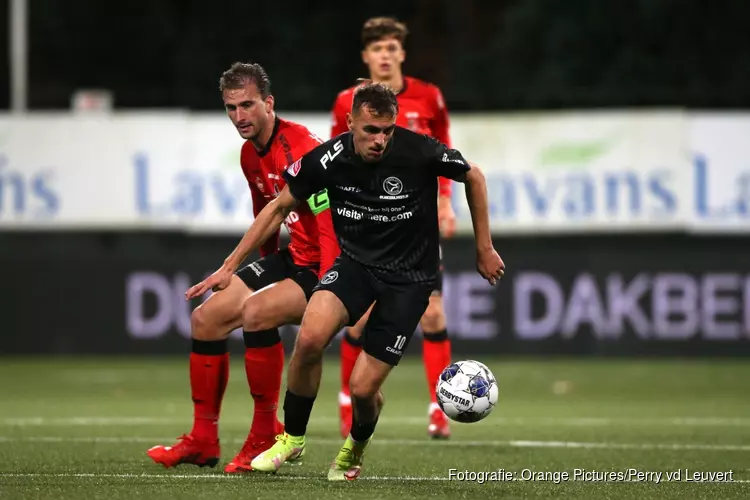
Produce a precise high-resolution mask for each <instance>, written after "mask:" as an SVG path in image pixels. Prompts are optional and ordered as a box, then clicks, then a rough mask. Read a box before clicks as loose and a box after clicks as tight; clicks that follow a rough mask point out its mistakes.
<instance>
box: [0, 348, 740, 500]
mask: <svg viewBox="0 0 750 500" xmlns="http://www.w3.org/2000/svg"><path fill="white" fill-rule="evenodd" d="M480 361H483V362H485V363H486V364H487V365H488V366H489V367H490V369H491V370H492V371H493V372H494V373H495V375H496V377H497V378H498V381H499V384H500V399H499V405H498V407H497V408H496V409H495V410H494V412H493V413H492V414H491V415H490V416H489V417H488V418H487V419H486V420H484V421H482V422H479V423H476V424H458V423H454V424H453V425H452V430H453V437H452V439H451V440H450V441H447V442H433V441H430V440H429V439H428V438H427V435H426V426H427V417H426V410H427V390H426V383H425V380H424V375H423V373H424V371H423V368H422V365H421V362H420V360H419V359H417V358H407V359H406V360H405V361H404V362H403V363H402V365H401V366H399V367H398V368H397V369H396V370H395V371H394V372H393V374H392V376H391V378H390V379H389V380H388V383H387V385H386V388H385V396H386V406H385V409H384V413H383V416H382V417H381V422H380V424H379V426H378V429H377V431H376V436H375V440H374V441H373V445H372V446H371V448H370V449H369V450H368V453H367V455H366V459H365V468H364V470H363V475H362V477H361V478H360V480H358V481H356V482H354V483H345V484H331V483H328V482H327V481H326V479H325V473H326V470H327V467H328V465H329V464H330V462H331V461H332V460H333V457H334V456H335V454H336V452H337V451H338V448H339V447H340V445H341V444H342V440H341V439H339V437H338V432H337V429H338V424H337V408H336V395H337V391H338V373H339V372H338V364H337V360H336V359H335V358H329V359H327V360H326V365H325V369H324V380H323V384H322V387H321V396H320V398H319V399H318V401H317V403H316V407H315V409H314V410H313V415H312V422H311V424H310V427H309V429H308V454H307V457H306V458H305V461H304V463H303V464H302V465H299V466H293V467H292V466H285V467H284V468H282V470H281V471H280V472H279V473H278V474H277V475H276V476H266V475H261V474H251V475H245V476H240V477H238V476H229V475H225V474H223V472H222V469H223V466H224V465H225V464H226V462H228V461H229V460H230V459H231V458H232V457H233V456H234V454H235V453H236V452H237V451H238V450H239V448H240V446H241V444H242V442H243V440H244V438H245V436H246V433H247V430H248V426H249V423H250V415H252V400H251V398H250V395H249V392H248V389H247V384H246V382H245V376H244V373H243V370H244V368H243V365H242V364H241V360H240V359H239V357H235V359H234V361H233V365H232V369H231V374H230V383H229V387H228V388H227V394H226V398H225V403H224V407H223V411H222V421H221V424H220V437H221V440H222V460H221V462H220V464H219V466H218V467H216V468H215V469H206V468H204V469H199V468H196V467H194V466H185V465H183V466H180V467H178V468H176V469H169V470H166V469H164V468H162V467H161V466H157V465H155V464H153V463H152V462H151V461H150V459H148V457H147V456H146V454H145V452H146V450H147V449H148V448H149V447H150V446H152V445H154V444H162V443H164V444H171V443H172V442H174V438H175V437H176V436H178V435H180V434H182V433H185V432H188V431H189V430H190V427H191V422H192V418H191V416H192V405H191V402H190V396H189V385H188V377H187V375H188V372H187V359H183V358H148V359H140V358H138V359H103V360H101V359H100V360H95V359H91V358H88V359H74V358H63V359H53V358H50V359H42V358H37V359H23V360H22V359H17V358H4V359H3V360H2V363H0V380H2V385H1V386H0V401H1V402H2V403H1V404H0V498H3V499H5V498H24V499H33V498H49V499H52V498H55V499H62V498H70V499H73V498H75V499H80V498H105V497H106V498H108V499H110V500H115V499H119V498H123V499H124V498H134V497H143V498H162V497H169V498H196V499H205V498H211V499H212V500H219V499H223V498H247V499H249V498H272V497H274V496H278V497H279V498H289V497H290V496H291V497H292V498H297V497H299V498H342V499H343V498H347V499H351V498H357V499H368V498H373V499H388V498H404V497H412V498H415V497H427V496H429V497H431V498H449V499H458V498H471V499H476V498H487V497H491V498H537V497H556V498H560V497H562V498H597V499H599V498H636V499H643V498H660V499H664V498H711V499H713V498H748V497H749V496H750V363H748V362H747V361H745V360H711V361H685V360H670V361H661V360H638V361H634V360H610V359H608V360H565V361H547V360H532V361H527V360H525V361H513V360H507V359H506V360H502V359H492V358H481V359H480ZM450 469H457V471H459V472H464V471H467V470H468V471H496V470H498V469H504V470H505V471H509V472H510V473H512V474H513V475H514V476H515V477H517V478H519V477H521V475H522V471H524V470H530V471H533V472H534V473H536V474H538V473H545V472H546V473H550V474H552V473H555V472H557V473H562V472H567V473H568V474H569V478H568V480H567V481H559V482H555V481H553V480H547V481H540V480H532V481H519V480H517V481H487V482H484V483H482V484H480V483H478V482H476V481H458V480H449V479H450V478H449V470H450ZM575 469H585V470H586V471H588V472H593V471H596V472H599V473H604V472H621V473H626V472H627V471H628V470H629V469H635V470H636V471H637V472H641V473H647V472H652V473H658V472H661V473H662V477H661V480H660V482H658V483H657V482H655V481H654V480H653V478H652V480H646V481H636V480H635V479H636V477H633V479H634V481H630V482H619V481H609V482H603V481H580V480H573V475H574V473H575ZM685 469H688V474H689V475H690V477H691V478H692V474H693V473H695V472H698V473H700V472H703V473H706V472H717V471H730V470H731V471H733V476H732V478H733V479H734V482H688V481H685ZM677 470H681V480H680V481H667V479H666V473H667V472H674V471H677ZM526 474H528V472H527V473H526ZM549 479H554V478H553V477H549Z"/></svg>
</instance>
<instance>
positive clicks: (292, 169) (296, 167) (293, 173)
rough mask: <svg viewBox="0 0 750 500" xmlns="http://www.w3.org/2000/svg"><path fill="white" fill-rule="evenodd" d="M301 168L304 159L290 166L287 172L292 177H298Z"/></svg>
mask: <svg viewBox="0 0 750 500" xmlns="http://www.w3.org/2000/svg"><path fill="white" fill-rule="evenodd" d="M300 168H302V158H300V159H299V160H297V161H295V162H294V163H292V164H291V165H289V168H287V169H286V171H287V172H288V173H289V175H291V176H292V177H297V174H298V173H299V169H300Z"/></svg>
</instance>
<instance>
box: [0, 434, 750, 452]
mask: <svg viewBox="0 0 750 500" xmlns="http://www.w3.org/2000/svg"><path fill="white" fill-rule="evenodd" d="M173 441H174V438H173V437H172V438H165V437H162V438H158V437H154V438H148V437H142V436H132V437H129V436H128V437H89V436H81V437H59V436H27V437H15V436H0V443H10V442H21V443H92V444H140V443H143V444H152V445H155V444H159V443H171V442H173ZM230 442H231V443H233V444H242V443H243V442H244V440H243V439H233V440H231V441H230ZM309 442H310V443H311V444H326V445H327V444H341V443H342V440H340V439H315V438H311V439H309ZM372 444H373V445H386V446H440V447H442V446H457V447H492V446H497V447H500V446H505V447H511V448H583V449H605V450H703V451H750V444H748V445H742V444H701V443H608V442H580V441H524V440H483V441H460V440H453V441H432V440H428V439H424V440H421V439H375V440H373V442H372Z"/></svg>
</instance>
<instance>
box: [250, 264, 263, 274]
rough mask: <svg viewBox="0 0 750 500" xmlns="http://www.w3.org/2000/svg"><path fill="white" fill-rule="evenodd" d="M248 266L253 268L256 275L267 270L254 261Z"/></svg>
mask: <svg viewBox="0 0 750 500" xmlns="http://www.w3.org/2000/svg"><path fill="white" fill-rule="evenodd" d="M247 267H249V268H250V269H252V270H253V272H254V273H255V275H256V276H260V275H261V274H263V271H265V269H263V268H262V267H261V266H260V264H258V263H257V262H253V263H252V264H250V265H249V266H247Z"/></svg>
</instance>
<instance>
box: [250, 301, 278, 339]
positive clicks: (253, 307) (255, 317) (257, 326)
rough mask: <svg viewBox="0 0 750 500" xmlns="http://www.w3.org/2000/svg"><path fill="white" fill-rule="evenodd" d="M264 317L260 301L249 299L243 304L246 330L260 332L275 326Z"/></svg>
mask: <svg viewBox="0 0 750 500" xmlns="http://www.w3.org/2000/svg"><path fill="white" fill-rule="evenodd" d="M274 326H276V325H269V324H268V321H266V320H265V318H264V317H263V308H262V307H261V304H260V302H258V301H256V300H252V299H248V300H246V301H245V303H244V304H242V328H243V329H244V330H245V331H246V332H259V331H261V330H267V329H269V328H273V327H274Z"/></svg>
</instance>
